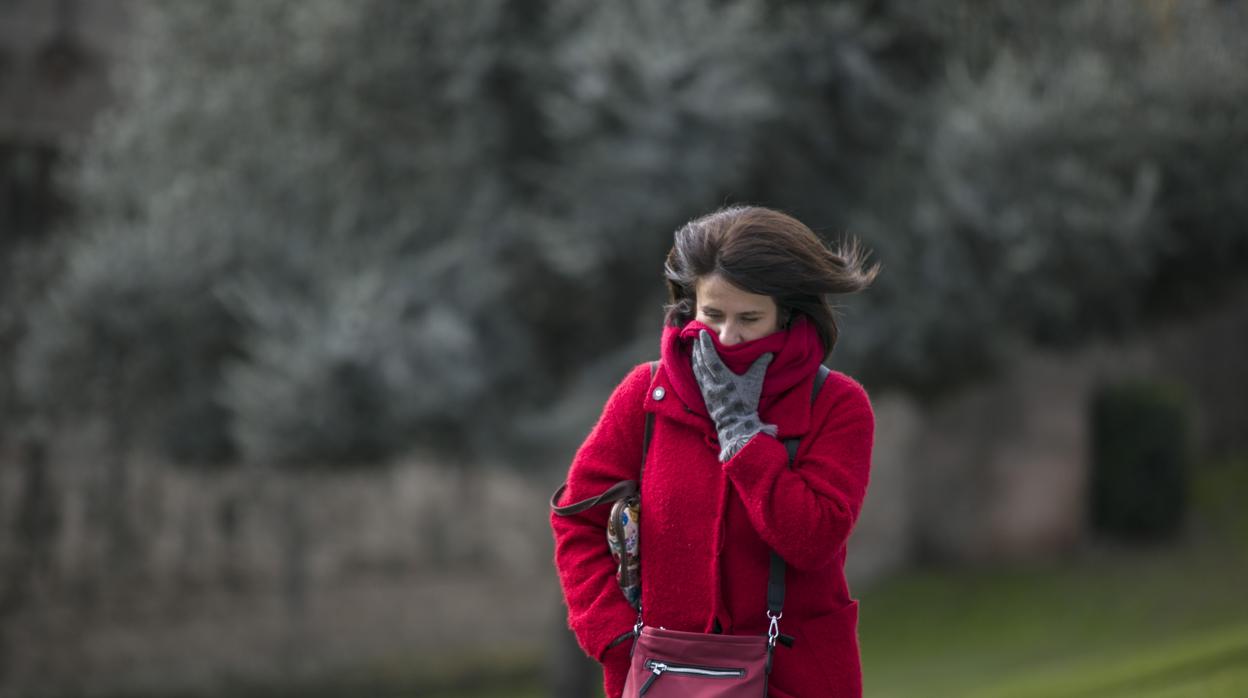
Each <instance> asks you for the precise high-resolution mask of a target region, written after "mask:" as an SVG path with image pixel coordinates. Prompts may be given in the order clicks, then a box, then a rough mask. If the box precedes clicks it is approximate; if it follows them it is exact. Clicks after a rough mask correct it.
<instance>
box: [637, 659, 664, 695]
mask: <svg viewBox="0 0 1248 698" xmlns="http://www.w3.org/2000/svg"><path fill="white" fill-rule="evenodd" d="M646 668H647V669H649V670H650V671H653V672H654V673H653V674H651V675H650V678H648V679H646V682H645V683H643V684H642V685H641V690H640V691H637V695H639V696H644V695H646V691H649V690H650V685H651V684H653V683H654V682H655V680H656V679H658V678H659V677H660V676H662V675H663V672H665V671H667V665H666V664H664V663H663V662H656V661H654V660H653V659H651V660H650V661H648V662H646Z"/></svg>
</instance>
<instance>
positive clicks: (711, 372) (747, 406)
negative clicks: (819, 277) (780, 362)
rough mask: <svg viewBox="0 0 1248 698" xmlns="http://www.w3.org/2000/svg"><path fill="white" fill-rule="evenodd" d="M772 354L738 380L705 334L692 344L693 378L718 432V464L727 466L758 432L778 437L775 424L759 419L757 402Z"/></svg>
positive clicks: (751, 367)
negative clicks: (764, 422) (729, 460)
mask: <svg viewBox="0 0 1248 698" xmlns="http://www.w3.org/2000/svg"><path fill="white" fill-rule="evenodd" d="M772 358H773V355H772V354H770V353H767V354H763V355H762V356H760V357H758V360H757V361H755V362H754V365H752V366H750V369H749V370H748V371H746V372H745V374H744V375H740V376H738V375H737V374H735V373H733V372H732V371H731V370H730V369H729V368H728V367H727V366H725V365H724V361H723V359H721V358H719V353H718V352H716V351H715V342H714V340H712V339H711V335H710V333H709V332H707V331H706V330H702V332H701V333H699V334H698V341H696V342H694V343H693V376H694V378H696V379H697V380H698V387H699V388H700V389H701V391H702V399H703V400H704V401H705V402H706V411H707V412H708V413H710V415H711V419H712V420H713V421H714V422H715V430H716V431H717V432H719V461H720V462H721V463H723V462H726V461H727V460H728V459H730V458H732V457H733V456H734V455H736V453H737V451H740V450H741V449H742V448H744V447H745V445H746V444H747V443H749V442H750V439H752V438H754V435H755V434H757V433H759V432H765V433H767V434H771V435H772V436H775V435H776V427H775V425H774V424H763V420H762V419H760V418H759V416H758V398H759V396H760V395H762V393H763V376H764V375H765V374H766V373H767V365H768V364H770V363H771V359H772Z"/></svg>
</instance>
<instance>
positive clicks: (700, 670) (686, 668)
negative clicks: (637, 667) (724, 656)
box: [638, 659, 745, 696]
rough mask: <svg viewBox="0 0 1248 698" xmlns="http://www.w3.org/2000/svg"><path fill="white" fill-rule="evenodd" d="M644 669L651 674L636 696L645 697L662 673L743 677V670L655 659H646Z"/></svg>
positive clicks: (705, 677) (715, 677)
mask: <svg viewBox="0 0 1248 698" xmlns="http://www.w3.org/2000/svg"><path fill="white" fill-rule="evenodd" d="M645 666H646V668H647V669H649V670H650V671H651V672H653V673H652V674H651V675H650V677H649V678H647V679H646V682H645V683H644V684H642V686H641V690H640V691H639V692H638V695H643V696H644V695H645V694H646V691H648V690H650V685H651V684H653V683H654V682H655V681H656V680H658V678H659V677H660V676H662V675H663V674H664V673H667V672H671V673H673V674H684V675H686V676H696V677H699V678H704V679H739V678H741V677H742V676H745V669H728V668H724V667H709V666H696V665H693V664H668V663H666V662H660V661H658V660H657V659H647V660H646V665H645Z"/></svg>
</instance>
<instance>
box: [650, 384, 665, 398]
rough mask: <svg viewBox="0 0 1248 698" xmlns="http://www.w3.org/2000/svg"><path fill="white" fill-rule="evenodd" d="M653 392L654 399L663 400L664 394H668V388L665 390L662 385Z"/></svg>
mask: <svg viewBox="0 0 1248 698" xmlns="http://www.w3.org/2000/svg"><path fill="white" fill-rule="evenodd" d="M652 394H653V395H654V399H655V400H662V399H663V396H664V395H667V391H666V390H664V389H663V388H662V386H660V387H658V388H655V389H654V393H652Z"/></svg>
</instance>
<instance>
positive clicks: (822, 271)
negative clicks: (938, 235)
mask: <svg viewBox="0 0 1248 698" xmlns="http://www.w3.org/2000/svg"><path fill="white" fill-rule="evenodd" d="M867 255H868V253H867V252H866V251H865V250H863V248H862V246H861V245H860V244H859V243H858V241H857V240H854V239H851V240H849V241H848V242H845V243H842V244H840V245H838V246H837V248H835V249H830V248H829V247H828V246H826V245H825V244H824V243H823V241H822V240H820V239H819V237H818V236H817V235H815V233H814V231H812V230H811V229H810V228H808V227H806V226H805V225H804V224H802V222H801V221H798V220H797V219H796V218H793V217H792V216H790V215H788V214H785V213H781V212H780V211H775V210H773V209H769V208H763V207H761V206H729V207H727V208H722V209H720V210H718V211H715V212H714V213H710V214H707V215H705V216H702V217H701V218H697V219H695V220H692V221H689V222H688V223H686V224H685V225H683V226H681V227H680V228H679V229H678V230H677V231H676V236H675V242H674V244H673V245H672V249H671V251H670V252H668V253H667V262H666V264H665V265H664V275H665V276H666V277H667V291H668V301H669V302H668V305H667V316H666V318H665V322H666V323H667V324H669V325H673V326H677V327H679V326H681V325H684V324H685V323H687V322H689V321H690V320H692V319H693V317H694V315H695V314H696V312H695V311H696V308H695V302H696V298H695V295H696V294H695V289H696V286H697V282H698V279H700V278H701V277H704V276H708V275H710V274H719V275H720V276H722V277H723V278H724V279H725V280H726V281H728V282H729V283H731V284H732V285H734V286H737V287H739V288H741V289H743V290H745V291H748V292H750V293H757V294H760V295H766V296H771V298H772V300H774V301H775V302H776V306H777V307H778V308H779V310H780V318H781V320H782V321H784V320H785V319H786V318H787V319H788V320H791V319H792V318H793V317H795V314H796V313H802V314H804V315H806V316H807V317H808V318H810V320H811V321H812V322H813V323H814V324H815V327H816V329H818V331H819V337H820V339H822V340H823V345H824V347H825V348H826V350H827V352H828V353H831V352H832V347H834V346H835V345H836V337H837V328H836V319H835V317H834V315H833V307H832V305H831V303H830V302H829V301H828V298H827V296H828V294H832V293H854V292H857V291H861V290H863V289H865V288H866V287H867V286H869V285H871V282H872V281H873V280H874V279H875V276H876V274H878V273H879V265H878V264H876V265H872V266H871V267H869V268H867V267H866V266H865V264H866V258H867Z"/></svg>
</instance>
